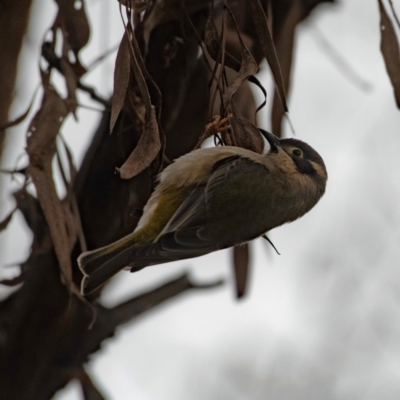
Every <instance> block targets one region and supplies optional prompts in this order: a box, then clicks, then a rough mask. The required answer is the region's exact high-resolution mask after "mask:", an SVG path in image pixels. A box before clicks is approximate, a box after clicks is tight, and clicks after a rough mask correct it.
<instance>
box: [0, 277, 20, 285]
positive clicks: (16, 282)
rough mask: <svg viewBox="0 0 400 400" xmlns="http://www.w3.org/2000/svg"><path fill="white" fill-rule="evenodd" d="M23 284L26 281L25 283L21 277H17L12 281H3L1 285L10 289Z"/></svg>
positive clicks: (0, 281) (0, 282)
mask: <svg viewBox="0 0 400 400" xmlns="http://www.w3.org/2000/svg"><path fill="white" fill-rule="evenodd" d="M23 282H24V281H23V279H22V276H21V275H19V276H17V277H15V278H12V279H2V280H0V284H1V285H4V286H9V287H14V286H17V285H19V284H21V283H23Z"/></svg>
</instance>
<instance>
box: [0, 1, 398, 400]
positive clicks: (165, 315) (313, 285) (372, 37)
mask: <svg viewBox="0 0 400 400" xmlns="http://www.w3.org/2000/svg"><path fill="white" fill-rule="evenodd" d="M87 3H88V14H89V16H90V18H91V24H92V28H93V35H92V38H93V40H92V42H91V43H90V45H89V47H88V48H87V49H86V50H85V51H83V59H84V61H85V62H89V61H91V60H93V59H94V58H95V57H96V56H97V55H99V54H101V53H102V52H104V50H106V49H108V48H111V47H112V46H114V45H115V44H117V43H118V42H119V40H120V38H121V36H122V27H121V23H120V19H119V12H118V2H117V1H114V2H112V1H105V0H96V1H95V0H93V1H90V0H88V2H87ZM393 3H394V5H395V7H397V10H398V13H400V1H399V0H393ZM46 7H47V8H46V10H44V8H43V2H42V0H36V2H35V8H34V10H33V15H32V20H33V21H35V20H36V21H37V18H40V21H41V22H40V24H39V25H40V26H38V24H37V23H35V24H34V26H35V27H33V26H32V28H31V30H30V35H29V38H30V39H29V43H28V46H27V47H26V49H25V51H24V55H23V57H24V58H23V59H22V60H29V59H31V58H30V57H37V51H38V48H39V46H38V43H39V42H40V41H41V39H42V37H43V33H44V31H45V30H46V28H47V27H49V26H50V24H51V21H52V18H53V13H54V11H55V8H54V9H52V8H51V7H49V4H46ZM379 35H380V32H379V11H378V2H377V0H371V1H367V0H347V1H344V0H343V1H341V2H340V4H337V5H336V6H332V5H323V6H321V7H319V8H318V10H317V11H316V12H315V13H314V14H313V16H312V17H311V18H310V19H309V20H308V21H307V23H305V24H303V25H301V26H300V27H299V29H298V34H297V37H296V53H295V65H294V71H293V79H292V82H293V86H292V91H291V95H290V99H289V109H290V118H291V121H292V123H293V125H294V128H295V131H296V137H297V138H299V139H302V140H304V141H306V142H307V143H309V144H310V145H312V146H313V147H314V148H315V149H316V150H317V151H318V152H319V153H320V154H321V155H322V157H323V158H324V160H325V162H326V165H327V169H328V173H329V180H328V187H327V192H326V194H325V196H324V198H323V199H322V200H321V202H320V203H319V204H318V205H317V206H316V207H315V209H313V210H312V212H310V213H309V214H308V215H306V216H305V217H303V218H302V219H301V220H299V221H297V222H295V223H293V224H290V225H287V226H284V227H281V228H278V229H276V230H275V231H273V232H272V233H271V235H270V236H271V238H272V240H273V241H274V244H275V245H276V246H277V248H278V250H279V251H280V253H281V255H280V256H278V255H276V254H275V253H274V252H273V251H272V250H271V248H270V247H269V246H268V245H267V243H266V242H264V241H261V240H258V241H255V242H254V243H253V244H252V247H253V248H254V249H255V252H254V253H253V254H254V256H253V263H252V264H253V265H252V266H253V271H252V276H251V285H250V291H249V295H248V296H247V298H245V300H243V301H240V302H237V301H236V300H235V298H234V290H233V285H232V282H231V275H232V274H231V271H230V253H229V252H227V251H221V252H218V253H215V254H211V255H208V256H204V257H202V258H199V259H195V260H189V261H183V262H176V263H171V264H168V265H163V266H157V267H152V268H147V269H145V270H144V271H141V272H140V273H138V274H132V275H131V274H127V273H120V274H119V275H118V276H117V278H116V279H115V280H114V282H113V283H112V284H110V285H109V286H108V287H107V288H106V290H105V291H104V296H103V302H104V304H107V305H114V304H117V303H118V302H120V301H121V300H123V299H127V298H129V297H131V296H132V295H133V294H135V293H140V292H141V291H144V290H145V289H146V288H150V287H153V286H154V285H155V284H157V283H161V282H163V281H165V280H166V279H168V278H172V277H174V276H176V275H177V274H179V271H183V270H190V271H191V274H192V276H193V278H194V279H197V280H199V281H208V280H213V279H218V278H220V277H223V278H225V279H226V280H227V284H226V285H225V286H224V287H223V288H220V289H216V290H214V291H212V292H198V293H189V294H185V295H184V296H181V297H179V298H177V299H175V300H173V301H171V302H169V303H168V304H165V305H163V306H162V307H160V308H158V309H157V310H155V311H154V312H150V313H148V314H147V315H146V316H143V317H142V318H140V319H139V320H137V321H135V322H134V323H133V324H128V325H126V326H124V327H121V329H119V330H118V331H117V334H116V336H115V337H114V338H112V339H110V340H108V341H106V342H105V343H104V345H103V349H102V351H101V352H99V353H98V354H96V355H95V356H94V357H92V360H91V362H90V363H89V364H88V366H87V368H88V371H89V372H90V374H91V376H92V377H93V379H94V380H95V382H96V384H97V385H98V387H99V388H100V389H101V390H102V392H103V393H104V394H105V395H106V397H107V399H110V400H125V399H135V400H187V399H190V400H204V399H207V400H214V399H215V400H224V399H226V400H228V399H229V400H249V399H250V400H253V399H254V400H265V399H269V400H271V399H272V400H292V399H293V400H301V399H304V400H306V399H307V400H310V399H316V400H320V399H324V400H327V399H334V400H336V399H338V400H339V399H340V400H342V399H343V400H344V399H346V400H347V399H349V400H357V399H360V400H375V399H379V400H381V399H384V400H389V399H390V400H391V399H393V400H395V399H396V400H397V399H399V398H400V341H399V338H400V297H399V293H400V265H399V264H400V261H399V260H400V246H399V243H400V228H399V227H400V207H399V200H400V177H399V167H398V162H399V161H398V160H399V159H400V157H399V154H400V129H399V127H400V113H399V110H398V109H396V107H395V101H394V96H393V90H392V88H391V86H390V83H389V80H388V77H387V74H386V70H385V66H384V64H383V60H382V56H381V54H380V50H379V41H380V36H379ZM323 38H326V39H327V40H328V42H329V45H328V44H327V43H326V42H324V40H323ZM330 46H331V47H332V48H333V49H335V50H334V51H335V52H337V53H339V54H340V55H341V57H342V58H343V59H344V60H345V62H346V63H347V64H348V65H349V67H350V69H351V70H352V71H354V73H355V74H356V78H355V77H350V75H349V74H348V73H347V74H346V73H345V72H344V71H343V69H341V68H340V67H339V66H338V64H337V62H336V61H335V59H334V57H333V56H332V51H328V50H329V48H330ZM114 60H115V54H114V55H113V56H111V57H110V59H109V60H108V61H107V62H105V63H104V64H103V65H102V66H100V67H98V68H97V69H96V70H94V72H93V73H92V74H91V75H90V77H89V79H88V81H89V82H92V83H93V84H95V85H96V87H97V88H98V91H99V92H101V93H102V94H104V95H110V94H111V92H112V71H113V63H114ZM21 64H22V65H24V61H22V63H21ZM25 64H26V65H30V66H32V64H31V63H28V62H26V63H25ZM23 72H24V73H23V74H21V76H20V78H19V83H18V89H19V90H18V91H17V101H16V103H15V105H14V108H13V113H14V114H15V115H17V114H19V113H20V112H21V110H22V109H25V108H26V107H27V105H28V101H27V98H28V97H27V94H26V93H28V94H29V93H32V91H33V90H34V88H35V86H36V84H37V82H38V78H37V77H38V75H37V70H36V69H35V68H34V66H33V68H31V69H30V70H26V69H24V70H23ZM260 79H261V80H262V82H263V83H264V84H265V86H266V87H267V88H270V87H271V80H270V78H269V77H268V69H267V67H266V66H265V65H264V66H263V68H262V71H261V74H260ZM80 101H81V102H82V103H85V102H86V103H88V99H87V98H85V97H84V96H81V98H80ZM78 115H79V118H80V122H79V124H76V123H75V122H74V121H72V120H69V121H68V123H67V124H65V125H64V126H63V129H62V134H63V136H64V138H65V139H66V140H67V141H68V143H70V145H71V147H72V148H73V150H74V153H75V154H76V159H77V161H78V162H79V161H80V160H81V159H82V157H83V154H84V150H85V148H86V146H87V145H88V143H89V141H90V138H91V133H92V132H93V128H94V127H95V126H96V123H97V121H98V118H99V115H98V113H96V112H94V111H88V110H80V111H79V113H78ZM268 118H269V117H268V115H267V111H265V112H264V113H263V115H262V116H261V118H260V125H261V126H263V127H265V128H269V122H268ZM78 128H79V129H78ZM286 133H287V136H291V135H292V133H291V131H290V129H286ZM12 134H13V135H14V136H13V143H12V144H11V145H10V146H9V147H8V151H7V154H8V157H7V160H6V165H5V166H6V167H7V166H8V167H10V168H11V167H13V166H14V162H15V158H16V157H17V156H18V155H22V154H23V150H22V149H23V147H24V129H23V128H21V127H17V128H15V129H13V131H12ZM23 161H24V159H23V158H22V159H21V161H20V162H21V163H23ZM3 182H4V178H3ZM5 182H6V184H7V185H8V186H7V188H6V189H7V190H6V191H3V193H1V196H0V202H1V203H0V207H1V208H0V210H1V212H2V214H1V216H3V215H5V214H6V213H7V210H10V209H12V207H13V203H12V201H11V199H10V196H8V195H7V193H8V192H10V190H12V188H16V186H15V185H14V186H10V185H11V184H10V182H9V180H6V181H5ZM16 238H18V240H16ZM29 241H30V235H29V233H26V232H25V230H24V228H23V223H22V222H21V218H20V217H19V216H18V215H16V216H15V217H14V218H13V221H12V224H11V227H10V230H9V231H8V232H5V233H1V234H0V251H1V253H2V254H5V261H4V266H5V265H7V264H14V263H18V262H20V261H23V260H24V259H25V258H26V256H27V255H28V254H29V243H30V242H29ZM11 273H13V270H12V268H9V267H8V268H6V269H4V274H11ZM14 273H15V271H14ZM3 293H4V295H5V293H6V292H5V290H3ZM80 396H81V394H80V389H79V387H78V385H77V384H74V383H71V384H70V385H68V386H67V388H65V389H64V390H63V391H61V392H59V393H58V394H57V396H56V399H57V400H75V399H79V398H80Z"/></svg>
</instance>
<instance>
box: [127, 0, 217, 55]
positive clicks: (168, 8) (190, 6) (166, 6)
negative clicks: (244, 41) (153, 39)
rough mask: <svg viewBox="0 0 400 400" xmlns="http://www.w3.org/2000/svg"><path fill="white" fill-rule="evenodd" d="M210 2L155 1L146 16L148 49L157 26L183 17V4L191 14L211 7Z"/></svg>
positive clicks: (199, 0) (190, 0) (145, 28)
mask: <svg viewBox="0 0 400 400" xmlns="http://www.w3.org/2000/svg"><path fill="white" fill-rule="evenodd" d="M125 1H126V0H125ZM210 3H211V0H185V1H182V0H163V1H157V2H155V4H154V6H153V8H152V9H151V12H150V13H148V14H147V13H146V14H145V16H144V23H145V24H144V32H143V37H144V41H145V47H146V49H147V46H148V44H149V39H150V35H151V33H152V32H153V30H154V29H155V28H156V27H157V26H159V25H162V24H165V23H166V22H168V21H173V20H179V19H180V18H181V17H182V15H183V14H182V7H183V5H184V7H185V9H186V11H187V13H188V14H189V15H191V14H194V13H197V12H198V11H200V10H202V9H205V8H207V7H209V5H210Z"/></svg>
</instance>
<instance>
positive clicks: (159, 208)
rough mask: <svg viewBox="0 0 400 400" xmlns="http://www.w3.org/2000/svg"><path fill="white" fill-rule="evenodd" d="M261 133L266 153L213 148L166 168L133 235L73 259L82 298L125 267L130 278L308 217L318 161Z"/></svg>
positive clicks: (318, 181)
mask: <svg viewBox="0 0 400 400" xmlns="http://www.w3.org/2000/svg"><path fill="white" fill-rule="evenodd" d="M262 133H263V134H264V135H265V136H266V138H267V140H268V141H269V143H270V145H271V150H270V151H269V152H268V153H267V154H264V155H259V154H256V153H253V152H251V151H249V150H245V149H241V148H237V147H229V146H226V147H214V148H208V149H200V150H196V151H194V152H192V153H189V154H187V155H185V156H183V157H181V158H180V159H178V160H177V161H176V162H175V163H174V164H172V165H170V166H169V167H168V168H166V169H165V170H164V171H163V172H162V173H161V175H160V183H159V185H158V186H157V188H156V190H155V191H154V193H153V194H152V196H151V197H150V199H149V201H148V203H147V204H146V206H145V208H144V213H143V216H142V217H141V219H140V221H139V224H138V226H137V228H136V230H135V231H134V232H133V233H132V234H130V235H128V236H126V237H125V238H122V239H121V240H119V241H117V242H115V243H112V244H110V245H108V246H105V247H103V248H100V249H97V250H94V251H90V252H86V253H83V254H81V256H80V257H79V259H78V263H79V266H80V268H81V270H82V271H83V273H84V275H85V277H84V280H83V282H82V291H83V293H85V294H87V293H90V292H91V291H93V290H95V289H96V288H98V287H99V286H101V285H102V284H103V283H105V282H106V281H107V280H108V279H110V278H111V277H112V276H113V275H114V274H116V273H117V272H118V271H119V270H121V269H123V268H124V267H126V266H130V267H131V271H132V272H134V271H138V270H139V269H142V268H144V267H146V266H149V265H154V264H161V263H165V262H169V261H174V260H180V259H185V258H192V257H197V256H201V255H204V254H207V253H210V252H213V251H216V250H219V249H223V248H227V247H231V246H234V245H237V244H241V243H245V242H247V241H249V240H252V239H254V238H256V237H258V236H260V235H263V234H264V233H265V232H267V231H269V230H271V229H273V228H275V227H277V226H280V225H282V224H284V223H286V222H291V221H294V220H295V219H297V218H299V217H301V216H302V215H304V214H305V213H306V212H308V211H309V210H310V209H311V208H312V207H313V206H314V205H315V204H316V203H317V202H318V200H319V199H320V198H321V196H322V195H323V193H324V191H325V185H326V180H327V173H326V169H325V165H324V162H323V160H322V158H321V157H320V156H319V155H318V153H317V152H315V150H313V149H312V148H311V147H310V146H309V145H307V144H306V143H304V142H301V141H300V140H295V139H284V140H278V139H277V138H276V137H275V136H273V135H272V134H270V133H268V132H265V131H262Z"/></svg>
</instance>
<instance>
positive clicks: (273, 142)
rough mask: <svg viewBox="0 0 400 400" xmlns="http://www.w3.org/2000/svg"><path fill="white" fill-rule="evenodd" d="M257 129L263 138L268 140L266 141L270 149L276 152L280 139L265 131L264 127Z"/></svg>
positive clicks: (279, 145)
mask: <svg viewBox="0 0 400 400" xmlns="http://www.w3.org/2000/svg"><path fill="white" fill-rule="evenodd" d="M258 129H259V130H260V132H261V134H262V135H263V136H264V137H265V139H267V140H268V143H269V145H270V146H271V151H272V152H274V153H276V152H278V147H281V141H280V140H279V139H278V138H277V137H276V136H275V135H274V134H273V133H271V132H268V131H265V130H264V129H260V128H258Z"/></svg>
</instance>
